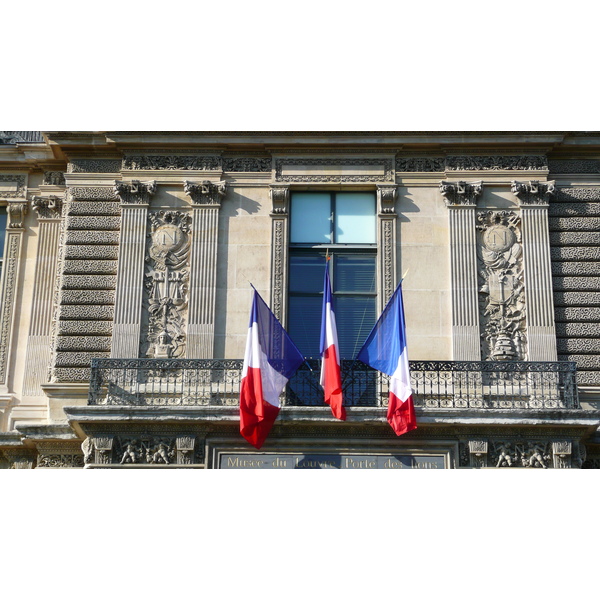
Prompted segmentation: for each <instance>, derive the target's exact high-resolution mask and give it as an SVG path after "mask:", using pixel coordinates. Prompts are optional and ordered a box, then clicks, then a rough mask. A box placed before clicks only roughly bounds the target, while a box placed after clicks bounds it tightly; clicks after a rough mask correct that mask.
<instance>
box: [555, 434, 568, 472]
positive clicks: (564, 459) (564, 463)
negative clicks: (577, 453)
mask: <svg viewBox="0 0 600 600" xmlns="http://www.w3.org/2000/svg"><path fill="white" fill-rule="evenodd" d="M572 453H573V445H572V443H571V442H569V441H567V440H561V441H558V442H552V462H553V465H554V468H555V469H570V468H571V455H572Z"/></svg>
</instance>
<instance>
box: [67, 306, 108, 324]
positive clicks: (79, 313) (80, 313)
mask: <svg viewBox="0 0 600 600" xmlns="http://www.w3.org/2000/svg"><path fill="white" fill-rule="evenodd" d="M114 312H115V307H114V306H113V305H112V304H111V305H108V306H97V305H83V306H78V305H76V304H67V305H65V306H62V307H61V309H60V319H61V320H62V321H75V320H83V321H88V320H91V321H112V319H113V316H114Z"/></svg>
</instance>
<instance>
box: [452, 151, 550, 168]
mask: <svg viewBox="0 0 600 600" xmlns="http://www.w3.org/2000/svg"><path fill="white" fill-rule="evenodd" d="M547 169H548V159H547V157H546V156H523V155H522V154H519V155H517V156H448V157H446V171H545V170H547Z"/></svg>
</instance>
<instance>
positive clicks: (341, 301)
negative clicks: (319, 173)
mask: <svg viewBox="0 0 600 600" xmlns="http://www.w3.org/2000/svg"><path fill="white" fill-rule="evenodd" d="M290 219H291V223H290V228H291V229H290V269H289V282H290V283H289V307H288V308H289V310H288V315H289V317H288V331H289V333H290V336H291V337H292V339H293V340H294V342H295V343H296V344H297V345H298V347H299V349H300V351H301V352H302V353H303V354H304V356H306V357H312V358H318V357H319V356H320V354H319V341H320V328H321V306H322V302H323V276H324V272H325V260H326V259H325V256H326V254H327V252H329V256H330V257H331V263H330V274H331V286H332V291H333V295H334V303H335V312H336V320H337V329H338V340H339V344H340V355H341V358H355V356H356V353H357V352H358V350H360V347H361V345H362V344H363V342H364V341H365V339H366V338H367V335H368V334H369V332H370V330H371V328H372V327H373V325H374V323H375V319H376V313H375V311H376V295H377V290H376V284H375V281H376V258H377V217H376V201H375V194H374V193H369V192H296V193H293V194H292V198H291V212H290Z"/></svg>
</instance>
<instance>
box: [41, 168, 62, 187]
mask: <svg viewBox="0 0 600 600" xmlns="http://www.w3.org/2000/svg"><path fill="white" fill-rule="evenodd" d="M44 185H65V174H64V173H63V172H62V171H45V172H44Z"/></svg>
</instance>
